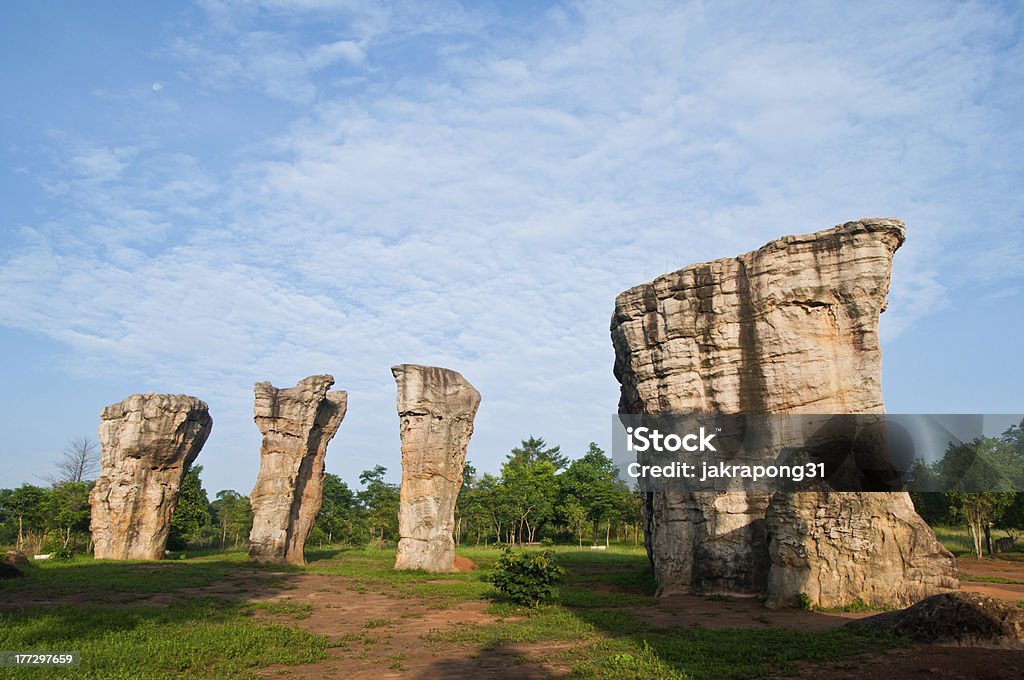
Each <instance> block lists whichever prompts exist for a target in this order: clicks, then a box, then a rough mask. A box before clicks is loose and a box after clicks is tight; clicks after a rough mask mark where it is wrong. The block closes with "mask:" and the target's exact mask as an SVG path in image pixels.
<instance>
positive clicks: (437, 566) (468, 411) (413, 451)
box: [391, 364, 480, 572]
mask: <svg viewBox="0 0 1024 680" xmlns="http://www.w3.org/2000/svg"><path fill="white" fill-rule="evenodd" d="M391 372H392V374H394V376H395V382H396V383H397V384H398V417H399V420H400V422H401V436H402V488H401V504H400V506H399V511H398V531H399V535H400V540H399V542H398V554H397V556H396V558H395V569H424V570H426V571H434V572H444V571H453V569H454V560H455V542H454V541H453V539H452V531H453V529H454V526H455V501H456V500H457V499H458V496H459V489H460V487H461V486H462V469H463V467H464V466H465V464H466V446H467V445H468V444H469V438H470V437H471V436H472V435H473V418H474V416H475V415H476V411H477V408H478V407H479V406H480V393H479V392H477V391H476V390H475V389H474V388H473V386H472V385H470V384H469V382H468V381H467V380H466V379H465V378H463V377H462V376H461V375H460V374H459V373H457V372H455V371H452V370H449V369H447V368H437V367H435V366H417V365H414V364H402V365H400V366H394V367H392V369H391Z"/></svg>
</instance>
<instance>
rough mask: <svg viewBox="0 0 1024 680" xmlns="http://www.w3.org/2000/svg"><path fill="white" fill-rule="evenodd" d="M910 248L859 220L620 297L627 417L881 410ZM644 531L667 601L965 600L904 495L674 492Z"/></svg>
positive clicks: (618, 364) (888, 227)
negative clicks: (730, 596)
mask: <svg viewBox="0 0 1024 680" xmlns="http://www.w3.org/2000/svg"><path fill="white" fill-rule="evenodd" d="M904 238H905V231H904V226H903V223H902V222H900V221H899V220H895V219H874V218H871V219H862V220H857V221H854V222H847V223H845V224H842V225H838V226H836V227H834V228H832V229H826V230H824V231H819V232H816V233H813V234H807V235H801V236H786V237H784V238H781V239H778V240H776V241H772V242H771V243H769V244H767V245H765V246H764V247H762V248H760V249H758V250H756V251H753V252H750V253H746V254H744V255H740V256H739V257H735V258H726V259H720V260H714V261H712V262H707V263H703V264H697V265H692V266H689V267H686V268H684V269H681V270H679V271H677V272H673V273H671V274H666V275H664V276H661V277H658V278H657V279H656V280H654V281H653V282H651V283H647V284H643V285H641V286H637V287H635V288H631V289H630V290H627V291H625V292H623V293H621V294H620V295H619V296H618V297H617V298H616V301H615V312H614V314H613V316H612V324H611V335H612V343H613V345H614V348H615V376H616V378H617V379H618V380H619V383H620V386H621V391H620V401H619V413H621V414H652V415H659V414H672V413H693V412H698V413H725V414H733V413H747V414H763V413H803V414H846V413H868V414H870V413H881V412H883V410H884V407H883V402H882V390H881V351H880V349H879V344H878V318H879V314H880V313H881V312H882V311H883V310H884V309H885V304H886V295H887V293H888V288H889V277H890V273H891V267H892V256H893V253H894V252H895V251H896V249H897V248H899V247H900V245H902V243H903V241H904ZM645 529H646V537H645V541H646V545H647V549H648V554H649V555H650V558H651V561H652V563H653V566H654V570H655V574H656V576H657V579H658V583H659V593H660V594H662V595H669V594H673V593H691V592H697V593H709V592H710V593H714V592H724V593H751V594H757V593H764V594H766V595H767V596H768V600H769V603H770V604H790V603H795V602H796V601H797V600H798V598H800V596H801V593H802V594H803V595H805V596H807V597H809V598H810V599H811V602H812V603H813V604H816V605H821V606H841V605H844V604H852V603H853V602H855V601H857V600H863V599H865V598H867V599H870V600H871V601H872V602H873V603H877V604H883V603H884V604H890V605H891V604H900V603H904V602H906V601H907V599H908V598H916V597H920V596H924V595H929V594H933V593H936V592H942V591H944V590H946V589H952V588H955V587H956V579H955V574H956V572H955V564H954V560H953V557H952V555H950V554H949V553H948V551H946V550H945V549H944V548H942V546H941V545H940V544H939V543H938V541H937V540H936V539H935V535H934V533H932V531H931V529H930V528H929V527H928V526H927V525H926V524H925V523H924V522H923V521H922V520H921V519H920V517H918V516H917V514H916V513H915V512H914V511H913V506H912V505H911V503H910V499H909V497H908V496H907V494H906V493H903V492H890V493H856V492H850V493H825V492H803V493H775V494H774V495H773V494H770V493H742V492H728V491H727V492H722V493H691V492H685V491H676V490H665V491H659V492H655V493H651V494H648V496H647V501H646V512H645ZM813 584H818V586H817V587H814V586H813Z"/></svg>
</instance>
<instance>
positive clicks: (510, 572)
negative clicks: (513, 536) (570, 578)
mask: <svg viewBox="0 0 1024 680" xmlns="http://www.w3.org/2000/svg"><path fill="white" fill-rule="evenodd" d="M561 578H562V568H561V567H559V566H558V563H557V562H556V561H555V557H554V554H553V553H552V552H551V551H550V550H545V551H544V552H539V553H533V554H532V555H527V554H526V553H516V552H513V551H512V550H511V549H509V548H505V551H504V552H503V553H502V555H501V557H499V558H498V561H497V562H496V563H495V565H494V573H493V574H491V576H490V578H489V579H488V580H490V582H491V583H492V584H494V587H495V588H497V589H498V590H499V591H500V592H501V593H502V594H504V595H505V597H507V598H508V599H509V600H511V601H512V602H514V603H516V604H519V605H523V606H527V607H536V606H537V605H539V604H540V603H541V602H545V601H547V600H549V599H551V590H552V588H553V587H554V585H555V584H556V583H558V581H559V580H561Z"/></svg>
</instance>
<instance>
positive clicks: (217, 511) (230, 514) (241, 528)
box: [210, 489, 253, 548]
mask: <svg viewBox="0 0 1024 680" xmlns="http://www.w3.org/2000/svg"><path fill="white" fill-rule="evenodd" d="M210 512H211V514H212V516H213V522H214V524H215V525H216V526H217V528H218V529H219V530H220V547H221V548H223V547H224V546H225V545H226V544H227V539H228V536H231V537H232V545H233V546H235V547H238V544H239V543H240V542H241V541H242V540H243V538H248V536H249V532H250V531H251V530H252V518H253V515H252V505H251V504H250V502H249V497H248V496H243V495H242V494H240V493H238V492H237V491H233V490H231V489H225V490H223V491H218V492H217V499H216V500H215V501H213V502H212V503H210Z"/></svg>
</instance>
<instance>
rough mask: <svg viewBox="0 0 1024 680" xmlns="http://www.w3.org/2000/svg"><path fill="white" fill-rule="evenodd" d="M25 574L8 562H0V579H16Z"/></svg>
mask: <svg viewBox="0 0 1024 680" xmlns="http://www.w3.org/2000/svg"><path fill="white" fill-rule="evenodd" d="M24 575H25V574H24V573H23V572H22V571H21V569H18V568H17V567H16V566H14V565H13V564H10V563H9V562H0V579H3V578H18V577H19V576H24Z"/></svg>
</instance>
